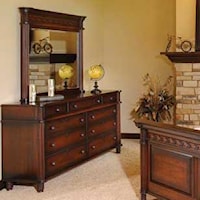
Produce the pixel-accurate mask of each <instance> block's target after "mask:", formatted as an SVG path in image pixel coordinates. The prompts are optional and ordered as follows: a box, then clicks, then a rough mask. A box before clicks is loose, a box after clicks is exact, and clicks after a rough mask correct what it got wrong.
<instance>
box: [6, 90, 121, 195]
mask: <svg viewBox="0 0 200 200" xmlns="http://www.w3.org/2000/svg"><path fill="white" fill-rule="evenodd" d="M2 143H3V149H2V152H3V155H2V157H3V158H2V159H3V182H4V183H5V185H6V188H7V190H10V189H12V188H13V185H14V184H22V185H33V186H35V188H36V190H37V191H38V192H42V191H43V190H44V182H45V181H47V180H48V179H49V178H51V177H54V176H56V175H58V174H60V173H62V172H63V171H66V170H67V169H69V168H70V167H72V166H75V165H78V164H80V163H82V162H83V161H85V160H87V159H89V158H92V157H94V156H96V155H98V154H100V153H102V152H105V151H107V150H110V149H112V148H116V151H117V153H119V152H120V147H121V142H120V92H119V91H107V92H102V93H101V94H99V95H92V94H90V93H83V94H81V95H74V96H72V97H66V98H65V99H64V100H61V101H51V102H40V103H35V104H8V105H2Z"/></svg>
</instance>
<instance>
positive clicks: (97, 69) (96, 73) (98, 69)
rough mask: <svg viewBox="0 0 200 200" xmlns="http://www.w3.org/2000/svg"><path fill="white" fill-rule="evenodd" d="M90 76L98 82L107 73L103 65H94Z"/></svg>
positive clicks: (90, 69)
mask: <svg viewBox="0 0 200 200" xmlns="http://www.w3.org/2000/svg"><path fill="white" fill-rule="evenodd" d="M88 74H89V77H90V78H91V79H92V80H95V81H98V80H100V79H101V78H102V77H103V76H104V74H105V71H104V68H103V67H102V66H101V65H94V66H91V67H90V68H89V70H88Z"/></svg>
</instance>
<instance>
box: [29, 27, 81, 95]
mask: <svg viewBox="0 0 200 200" xmlns="http://www.w3.org/2000/svg"><path fill="white" fill-rule="evenodd" d="M77 34H78V33H77V32H69V31H56V30H47V29H31V35H30V36H31V37H30V40H31V41H30V43H31V45H30V56H29V84H35V86H36V92H37V94H38V93H46V92H47V91H48V79H54V80H55V90H56V91H62V90H63V89H66V79H63V77H60V76H59V73H58V72H59V69H60V68H62V67H63V66H65V65H70V66H71V67H72V68H73V76H72V77H71V78H67V89H70V88H72V89H73V88H77V87H79V85H78V81H77V80H78V78H77V56H78V50H77V46H78V36H77Z"/></svg>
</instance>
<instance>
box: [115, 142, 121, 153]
mask: <svg viewBox="0 0 200 200" xmlns="http://www.w3.org/2000/svg"><path fill="white" fill-rule="evenodd" d="M121 146H122V144H118V145H117V147H116V153H121Z"/></svg>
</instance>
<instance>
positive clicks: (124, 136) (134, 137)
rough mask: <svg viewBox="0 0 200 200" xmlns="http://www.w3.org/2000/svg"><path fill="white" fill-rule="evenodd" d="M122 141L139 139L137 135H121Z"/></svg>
mask: <svg viewBox="0 0 200 200" xmlns="http://www.w3.org/2000/svg"><path fill="white" fill-rule="evenodd" d="M121 138H122V139H140V134H139V133H121Z"/></svg>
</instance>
